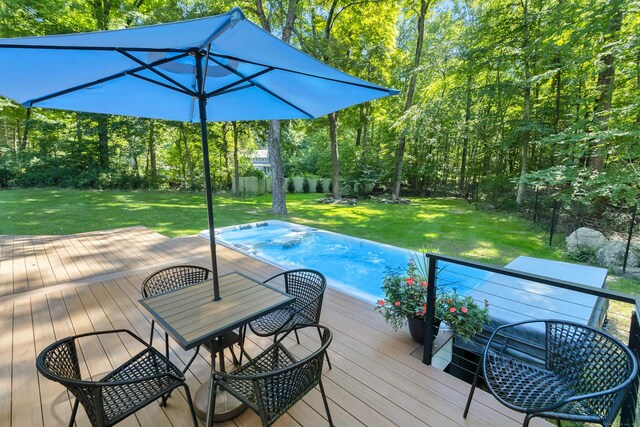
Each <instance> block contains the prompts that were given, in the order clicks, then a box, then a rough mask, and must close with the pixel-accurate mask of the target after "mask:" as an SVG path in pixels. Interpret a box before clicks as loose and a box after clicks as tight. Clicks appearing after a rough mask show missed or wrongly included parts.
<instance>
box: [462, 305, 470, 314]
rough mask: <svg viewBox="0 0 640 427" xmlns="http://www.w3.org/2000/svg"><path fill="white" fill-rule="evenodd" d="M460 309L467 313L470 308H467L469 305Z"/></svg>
mask: <svg viewBox="0 0 640 427" xmlns="http://www.w3.org/2000/svg"><path fill="white" fill-rule="evenodd" d="M460 311H461V312H463V313H464V314H467V311H469V310H467V307H462V308H461V309H460Z"/></svg>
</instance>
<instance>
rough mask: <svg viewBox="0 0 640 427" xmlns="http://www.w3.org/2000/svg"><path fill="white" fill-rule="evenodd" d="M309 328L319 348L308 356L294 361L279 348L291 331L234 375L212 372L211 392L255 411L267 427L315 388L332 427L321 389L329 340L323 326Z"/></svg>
mask: <svg viewBox="0 0 640 427" xmlns="http://www.w3.org/2000/svg"><path fill="white" fill-rule="evenodd" d="M310 327H314V328H317V329H318V331H320V348H319V349H318V350H316V351H314V352H313V353H312V354H310V355H309V356H307V357H305V358H304V359H301V360H296V358H295V357H294V356H293V355H292V354H291V353H290V352H289V351H288V350H287V349H286V348H285V347H284V346H283V345H282V340H283V339H284V338H285V337H286V336H287V335H288V334H289V333H290V332H291V331H292V329H289V330H288V331H287V332H286V333H284V334H281V335H280V338H279V339H278V340H277V341H276V342H275V343H274V344H273V345H272V346H271V347H269V348H267V349H266V350H265V351H263V352H262V353H261V354H260V355H258V356H257V357H255V358H253V359H252V360H251V361H250V362H248V363H247V364H245V365H243V366H241V367H240V368H238V369H237V370H235V371H234V372H232V373H222V372H214V373H213V384H214V387H213V390H216V387H215V385H217V386H219V387H220V388H222V389H224V390H227V391H228V392H229V393H231V394H232V395H233V396H235V397H236V398H237V399H238V400H240V401H242V402H244V403H245V404H247V406H248V407H249V408H251V409H252V410H253V411H255V412H256V413H257V414H258V415H259V416H260V420H261V421H262V425H263V426H269V425H271V424H273V422H274V421H276V420H277V419H278V418H279V417H280V416H281V415H282V414H284V413H285V412H287V411H288V410H289V408H291V407H292V406H293V405H294V404H295V403H296V402H297V401H299V400H300V399H302V397H303V396H304V395H306V394H307V393H308V392H309V391H310V390H311V389H313V388H314V387H315V386H316V385H317V386H319V388H320V394H321V395H322V401H323V403H324V408H325V411H326V412H327V420H328V421H329V425H331V426H333V421H332V419H331V413H330V412H329V405H328V404H327V396H326V395H325V392H324V387H323V386H322V364H323V361H324V358H325V355H326V352H327V347H328V346H329V344H330V343H331V340H332V338H333V336H332V334H331V331H330V330H329V329H328V328H326V327H324V326H319V325H312V326H310ZM297 329H300V328H297ZM215 398H216V396H215V393H214V396H213V402H212V408H215Z"/></svg>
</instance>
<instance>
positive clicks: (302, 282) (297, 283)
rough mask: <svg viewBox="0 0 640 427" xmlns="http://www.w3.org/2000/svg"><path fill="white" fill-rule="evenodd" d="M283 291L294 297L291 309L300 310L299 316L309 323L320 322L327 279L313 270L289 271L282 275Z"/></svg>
mask: <svg viewBox="0 0 640 427" xmlns="http://www.w3.org/2000/svg"><path fill="white" fill-rule="evenodd" d="M284 283H285V291H286V292H287V293H289V294H291V295H294V296H295V297H296V301H295V302H294V303H293V308H294V309H296V310H301V311H300V313H299V314H300V315H302V316H303V317H305V318H306V319H308V321H309V323H311V324H317V323H318V322H319V321H320V312H321V310H322V299H323V296H324V290H325V288H326V287H327V279H325V277H324V275H322V273H320V272H319V271H315V270H306V269H303V270H291V271H287V272H286V273H284Z"/></svg>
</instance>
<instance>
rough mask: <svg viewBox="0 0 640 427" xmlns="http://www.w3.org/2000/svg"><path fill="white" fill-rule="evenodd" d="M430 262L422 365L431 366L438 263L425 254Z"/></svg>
mask: <svg viewBox="0 0 640 427" xmlns="http://www.w3.org/2000/svg"><path fill="white" fill-rule="evenodd" d="M425 256H426V257H427V259H428V260H429V270H428V273H427V283H428V284H429V287H428V288H427V315H426V317H425V322H424V327H425V330H424V349H423V354H422V363H425V364H427V365H431V357H432V356H433V354H432V353H433V318H434V314H435V310H436V286H437V285H436V263H437V262H438V261H437V260H436V259H435V258H433V257H431V256H429V254H425Z"/></svg>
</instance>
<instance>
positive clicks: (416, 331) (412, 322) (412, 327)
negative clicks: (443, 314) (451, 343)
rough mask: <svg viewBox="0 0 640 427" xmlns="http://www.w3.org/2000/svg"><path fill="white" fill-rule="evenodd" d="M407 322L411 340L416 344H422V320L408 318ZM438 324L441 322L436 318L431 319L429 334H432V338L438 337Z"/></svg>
mask: <svg viewBox="0 0 640 427" xmlns="http://www.w3.org/2000/svg"><path fill="white" fill-rule="evenodd" d="M407 321H408V323H409V332H410V333H411V338H413V340H414V341H415V342H417V343H418V344H424V320H422V319H414V318H413V317H408V318H407ZM440 322H441V320H440V319H438V318H437V317H436V318H434V319H433V326H432V327H431V333H432V334H433V337H434V338H435V337H436V336H437V335H438V331H439V330H440Z"/></svg>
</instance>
